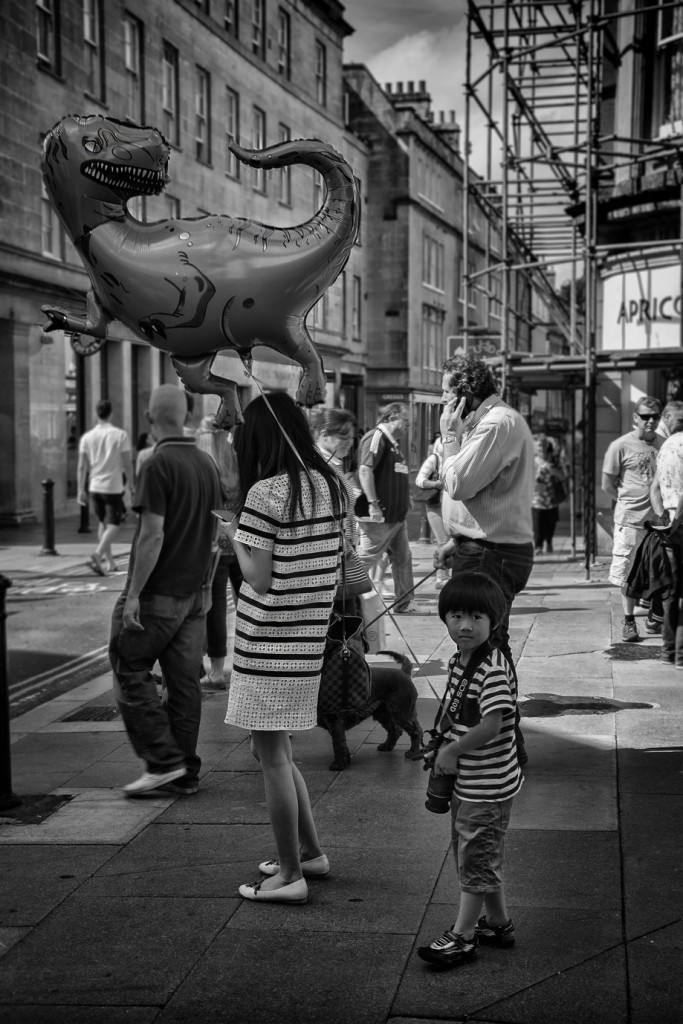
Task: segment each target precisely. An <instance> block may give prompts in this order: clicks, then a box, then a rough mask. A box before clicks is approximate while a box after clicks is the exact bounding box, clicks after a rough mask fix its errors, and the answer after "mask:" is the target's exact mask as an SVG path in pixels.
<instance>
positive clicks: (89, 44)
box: [83, 0, 105, 101]
mask: <svg viewBox="0 0 683 1024" xmlns="http://www.w3.org/2000/svg"><path fill="white" fill-rule="evenodd" d="M83 42H84V44H85V74H86V86H85V88H86V92H89V93H90V95H91V96H95V97H96V98H97V99H99V100H102V101H104V95H105V93H104V89H105V86H104V41H103V39H102V6H101V0H83Z"/></svg>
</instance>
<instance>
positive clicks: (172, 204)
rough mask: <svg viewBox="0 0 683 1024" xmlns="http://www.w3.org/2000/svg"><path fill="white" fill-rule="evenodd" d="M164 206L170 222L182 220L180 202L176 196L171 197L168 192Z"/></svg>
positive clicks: (165, 195)
mask: <svg viewBox="0 0 683 1024" xmlns="http://www.w3.org/2000/svg"><path fill="white" fill-rule="evenodd" d="M164 204H165V207H166V217H167V218H168V220H180V200H179V199H176V197H175V196H169V194H168V192H165V193H164Z"/></svg>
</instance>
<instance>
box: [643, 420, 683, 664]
mask: <svg viewBox="0 0 683 1024" xmlns="http://www.w3.org/2000/svg"><path fill="white" fill-rule="evenodd" d="M677 404H680V405H681V410H680V413H678V414H677V415H676V416H675V418H673V421H672V424H671V426H672V427H673V431H672V432H671V433H670V434H669V436H668V437H667V438H666V439H665V440H664V442H663V444H662V447H661V448H660V449H659V452H658V453H657V472H656V474H655V478H654V480H653V482H652V488H651V501H652V507H653V509H654V511H655V513H656V514H658V515H660V516H661V517H662V520H663V522H664V523H666V524H667V525H668V529H667V530H665V531H662V538H663V540H664V548H665V551H666V554H667V557H668V559H669V567H670V570H671V578H672V583H673V591H672V593H671V594H669V595H668V596H667V597H665V598H664V600H663V609H662V655H661V657H662V661H663V662H665V663H666V664H669V665H675V666H676V668H678V669H683V403H677Z"/></svg>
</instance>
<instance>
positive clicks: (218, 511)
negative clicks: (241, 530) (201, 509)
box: [211, 508, 236, 523]
mask: <svg viewBox="0 0 683 1024" xmlns="http://www.w3.org/2000/svg"><path fill="white" fill-rule="evenodd" d="M211 515H212V516H215V517H216V519H220V520H221V522H222V523H232V522H234V521H235V518H236V516H235V513H234V512H230V510H229V509H227V508H212V509H211Z"/></svg>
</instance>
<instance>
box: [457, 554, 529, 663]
mask: <svg viewBox="0 0 683 1024" xmlns="http://www.w3.org/2000/svg"><path fill="white" fill-rule="evenodd" d="M448 562H449V565H451V567H452V569H453V575H455V574H456V573H459V572H484V573H486V575H487V576H490V577H491V578H492V579H494V580H495V581H496V583H497V584H498V586H499V587H500V589H501V590H502V591H503V595H504V597H505V600H506V602H507V610H506V613H505V616H504V617H503V621H502V623H501V624H500V628H499V630H498V636H499V638H500V642H499V644H498V646H499V647H500V649H501V651H502V652H503V654H504V655H505V657H506V658H507V659H508V661H509V662H510V664H511V665H513V664H514V662H513V660H512V650H511V648H510V629H509V627H510V609H511V608H512V602H513V601H514V599H515V597H516V596H517V594H519V593H521V591H522V590H524V588H525V586H526V585H527V582H528V579H529V576H530V575H531V570H532V568H533V565H534V546H533V544H492V543H490V542H488V541H480V540H474V539H472V538H471V537H456V538H455V551H454V553H453V554H452V555H451V556H450V558H449V560H448Z"/></svg>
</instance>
